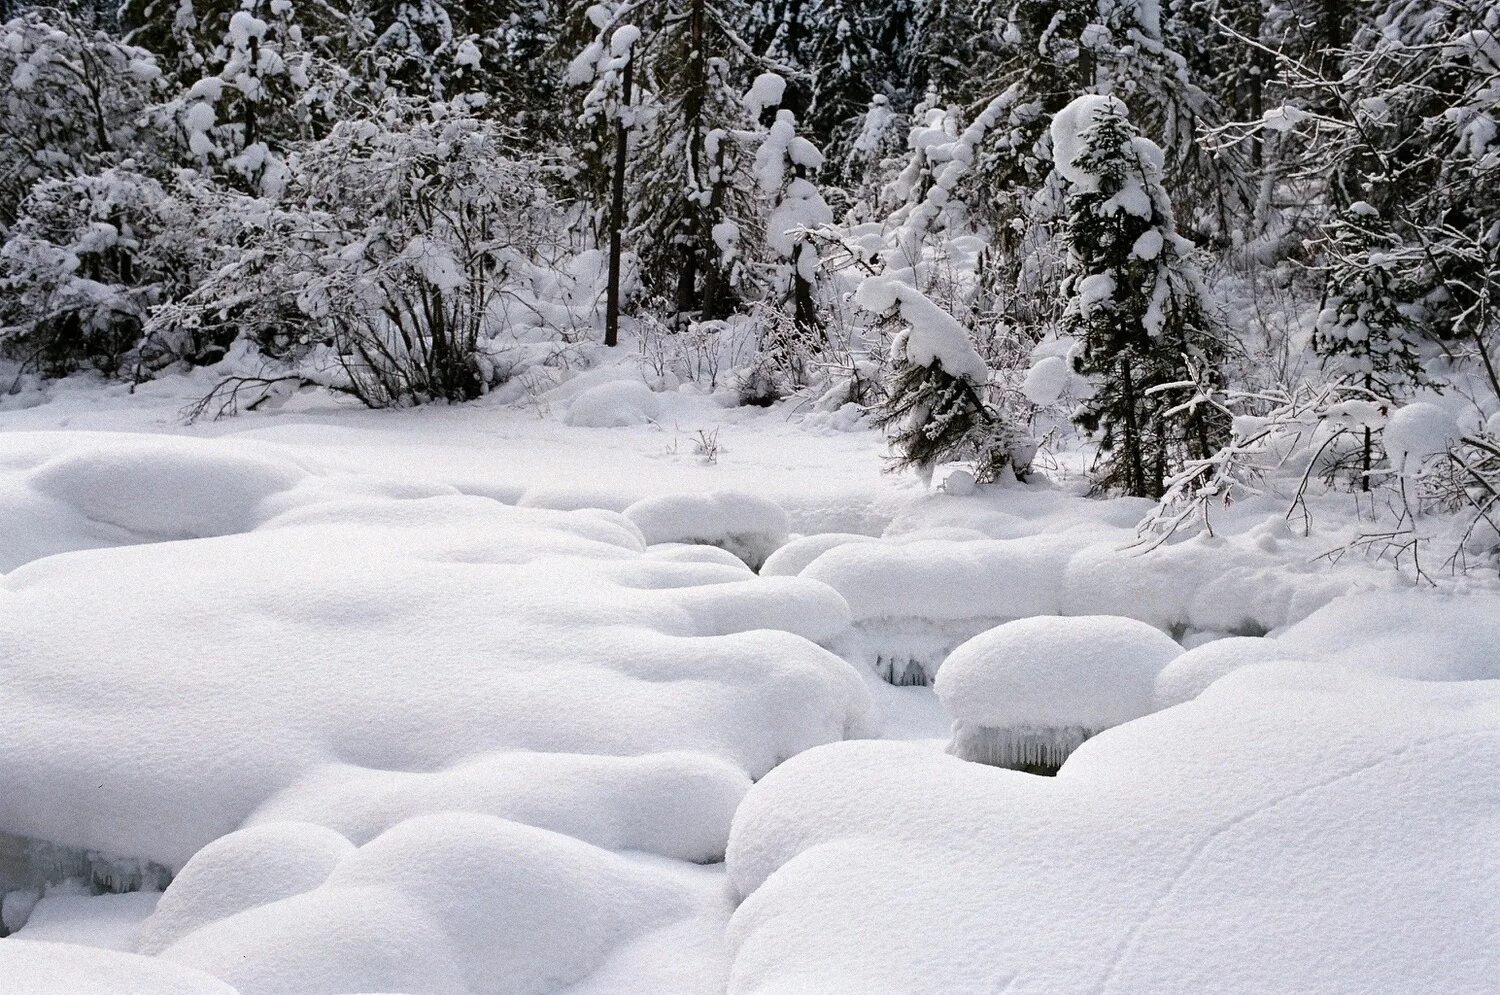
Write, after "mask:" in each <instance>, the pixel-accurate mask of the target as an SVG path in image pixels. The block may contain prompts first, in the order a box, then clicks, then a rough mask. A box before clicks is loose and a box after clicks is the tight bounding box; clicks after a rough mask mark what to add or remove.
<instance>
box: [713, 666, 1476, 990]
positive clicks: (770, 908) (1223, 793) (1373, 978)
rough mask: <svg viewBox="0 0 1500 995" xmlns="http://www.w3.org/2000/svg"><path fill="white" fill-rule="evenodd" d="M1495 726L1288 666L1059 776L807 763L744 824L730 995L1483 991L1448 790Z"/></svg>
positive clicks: (766, 791) (1268, 670)
mask: <svg viewBox="0 0 1500 995" xmlns="http://www.w3.org/2000/svg"><path fill="white" fill-rule="evenodd" d="M1497 730H1500V685H1497V684H1496V682H1478V683H1430V682H1429V683H1418V682H1411V681H1406V680H1401V679H1396V678H1390V677H1383V676H1376V675H1372V674H1369V673H1366V672H1362V671H1353V670H1349V669H1346V668H1344V667H1341V666H1338V665H1336V664H1330V665H1329V666H1327V667H1323V668H1318V669H1316V670H1310V669H1309V668H1307V667H1306V666H1304V665H1302V664H1299V663H1280V664H1269V665H1266V666H1261V667H1252V668H1247V669H1244V670H1241V671H1239V672H1237V673H1235V674H1232V675H1230V676H1228V677H1226V678H1224V679H1223V680H1221V681H1219V682H1218V683H1216V684H1215V685H1214V686H1213V687H1212V688H1210V689H1209V690H1208V691H1207V692H1205V693H1204V694H1203V695H1202V696H1201V697H1199V698H1198V699H1196V700H1195V701H1192V702H1189V703H1187V704H1183V705H1180V706H1178V707H1176V708H1171V709H1168V710H1166V711H1163V712H1158V713H1156V714H1154V715H1151V716H1149V717H1146V718H1144V719H1140V720H1137V721H1135V722H1130V723H1127V724H1125V725H1122V726H1118V727H1116V728H1114V729H1111V730H1108V731H1106V732H1104V733H1102V734H1100V735H1099V736H1096V737H1094V738H1093V739H1091V740H1090V741H1089V742H1087V743H1086V744H1084V745H1083V746H1082V747H1081V748H1080V749H1079V750H1078V751H1077V752H1076V753H1074V754H1073V756H1072V757H1071V758H1070V759H1069V760H1068V762H1067V763H1066V764H1065V765H1064V766H1063V768H1062V770H1061V771H1060V772H1059V774H1058V776H1057V777H1056V778H1037V777H1032V776H1030V775H1026V774H1021V773H1018V772H1015V771H1007V770H997V769H993V768H988V767H984V766H981V765H978V764H967V763H963V762H961V761H958V760H956V759H952V758H947V757H942V756H939V755H936V754H934V753H933V752H932V751H930V750H929V749H927V748H926V747H924V746H921V745H918V744H898V743H845V744H837V745H834V746H829V747H822V748H819V749H816V750H813V751H810V752H809V753H807V754H803V755H802V756H799V757H797V758H795V759H793V760H792V761H790V762H788V763H786V764H783V765H782V766H781V767H779V768H777V769H776V770H775V771H773V772H772V773H771V774H770V775H768V776H767V777H766V778H765V779H764V780H762V781H761V782H760V783H758V784H757V785H756V786H755V787H754V788H753V789H751V792H750V794H749V796H748V797H747V798H746V800H745V803H744V804H743V805H742V806H741V807H740V810H739V812H738V813H737V815H736V818H735V826H734V832H733V834H732V836H731V839H730V846H729V872H730V877H731V880H732V881H733V882H734V883H735V886H736V888H737V889H738V890H739V891H740V893H741V894H745V895H748V898H747V899H746V900H745V902H744V903H743V904H742V905H741V906H740V908H739V910H738V911H737V912H736V914H735V918H734V920H733V922H732V924H731V929H730V941H731V943H732V944H733V946H734V950H735V962H734V967H733V971H732V974H731V979H730V985H729V990H730V991H731V992H733V993H737V995H739V993H751V992H755V993H768V992H781V991H793V990H802V991H807V990H818V991H843V992H855V991H931V992H936V991H945V992H971V991H972V992H978V991H989V990H993V989H994V987H995V986H996V985H997V984H999V985H1000V986H1001V987H1005V988H1006V989H1007V990H1008V991H1011V992H1037V993H1040V992H1048V993H1073V992H1078V993H1082V992H1100V991H1104V992H1129V991H1151V992H1161V993H1168V995H1171V993H1184V995H1186V993H1199V992H1204V991H1318V992H1327V993H1338V995H1344V993H1348V995H1354V993H1361V992H1370V991H1418V990H1433V989H1439V990H1443V991H1455V992H1480V991H1484V990H1486V989H1487V988H1488V987H1489V986H1490V982H1491V979H1492V978H1493V976H1494V971H1495V968H1496V960H1495V950H1494V945H1493V929H1494V916H1493V914H1492V913H1491V912H1488V911H1481V912H1479V914H1477V915H1476V910H1488V909H1490V908H1491V906H1492V904H1493V903H1492V902H1491V901H1490V896H1492V895H1493V894H1494V891H1495V889H1496V887H1497V886H1500V874H1497V868H1496V865H1495V863H1494V861H1493V859H1491V855H1490V851H1491V850H1492V846H1491V844H1490V842H1489V840H1490V838H1492V837H1493V832H1492V829H1493V827H1494V824H1495V823H1494V818H1495V817H1494V812H1493V808H1492V805H1491V803H1490V802H1488V801H1487V800H1485V798H1484V797H1483V793H1482V792H1476V791H1474V790H1473V785H1472V783H1470V781H1469V778H1468V777H1467V776H1465V777H1462V778H1459V779H1456V780H1455V779H1454V778H1453V777H1452V772H1453V770H1454V764H1455V762H1456V761H1455V757H1462V766H1463V769H1464V770H1465V771H1466V772H1468V773H1469V774H1475V773H1477V772H1481V771H1482V772H1485V773H1484V774H1483V775H1481V776H1483V777H1487V778H1488V777H1491V776H1492V774H1491V772H1493V771H1494V770H1495V769H1497V768H1496V764H1497V763H1500V732H1497ZM1480 826H1487V827H1490V829H1487V830H1486V829H1481V830H1479V831H1477V832H1476V827H1480ZM891 923H899V924H900V926H901V928H899V929H892V928H890V925H889V924H891ZM997 923H1001V924H1003V928H998V927H997ZM1059 937H1064V938H1066V942H1059ZM1184 951H1189V952H1190V956H1185V955H1184Z"/></svg>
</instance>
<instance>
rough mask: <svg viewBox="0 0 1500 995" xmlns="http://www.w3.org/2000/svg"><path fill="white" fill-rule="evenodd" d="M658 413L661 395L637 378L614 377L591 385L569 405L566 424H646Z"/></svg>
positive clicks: (613, 426)
mask: <svg viewBox="0 0 1500 995" xmlns="http://www.w3.org/2000/svg"><path fill="white" fill-rule="evenodd" d="M660 415H661V401H660V399H659V398H658V397H657V396H656V394H655V393H654V392H653V391H652V390H651V388H650V387H647V386H646V385H645V384H643V383H641V382H640V381H639V380H615V381H612V382H610V383H602V384H599V385H598V386H596V387H590V388H589V389H588V390H585V391H584V392H583V393H581V394H579V395H578V396H577V397H575V398H573V401H572V403H571V404H569V405H568V424H569V425H577V426H580V427H583V428H622V427H624V426H627V425H645V424H647V423H649V422H651V421H653V420H654V419H656V418H658V417H660Z"/></svg>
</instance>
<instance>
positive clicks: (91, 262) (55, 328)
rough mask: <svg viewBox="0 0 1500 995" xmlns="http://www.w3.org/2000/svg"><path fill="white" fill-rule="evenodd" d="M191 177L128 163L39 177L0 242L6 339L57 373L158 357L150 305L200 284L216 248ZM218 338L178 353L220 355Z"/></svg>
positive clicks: (29, 361)
mask: <svg viewBox="0 0 1500 995" xmlns="http://www.w3.org/2000/svg"><path fill="white" fill-rule="evenodd" d="M194 179H195V178H194V177H192V175H191V174H188V175H187V176H184V177H182V178H180V179H179V180H173V181H168V183H167V184H163V183H161V182H158V181H157V180H156V179H154V178H152V177H150V176H147V175H143V174H142V173H140V172H137V171H136V170H134V169H132V168H131V167H130V166H128V165H127V166H119V167H110V168H107V169H104V170H102V171H101V172H99V173H97V174H92V175H88V176H75V177H69V178H66V179H56V180H46V181H43V182H41V183H38V184H37V185H36V186H35V187H34V188H33V189H32V191H31V193H30V195H29V196H28V197H27V198H26V200H25V201H23V202H22V205H21V211H20V217H19V218H18V219H17V221H16V222H15V224H14V225H13V226H12V228H11V230H10V231H9V233H8V235H7V237H6V239H5V242H4V244H3V245H0V346H4V348H5V351H6V352H8V353H9V354H11V355H12V356H15V357H17V358H19V359H20V360H22V362H23V364H26V365H28V366H31V367H34V368H35V369H37V370H39V371H41V372H43V373H46V374H50V375H61V374H64V373H68V372H71V371H72V370H74V369H77V368H79V367H81V366H91V367H93V368H95V369H98V370H100V371H101V372H104V373H106V374H116V373H122V372H145V370H144V369H134V368H137V367H142V366H144V367H149V366H151V365H155V363H156V362H157V360H158V359H159V358H160V357H161V355H162V353H163V350H160V349H157V348H154V347H153V344H152V343H148V342H146V341H144V338H145V328H146V324H147V322H148V320H149V318H150V315H151V311H152V309H153V308H154V307H155V306H157V305H159V304H161V303H163V302H166V301H171V300H174V299H176V298H178V297H181V296H182V295H184V294H186V293H187V292H188V291H189V290H191V289H192V287H193V286H194V285H195V283H196V281H197V280H199V279H201V278H202V277H203V276H204V275H205V274H206V273H207V272H208V271H209V269H210V267H211V264H212V260H213V258H214V256H215V254H216V253H215V246H213V245H212V244H211V243H208V242H206V241H205V240H203V239H200V238H198V237H196V234H197V231H196V225H197V203H196V199H197V194H199V193H201V190H200V189H197V188H196V186H195V185H194ZM212 347H213V344H212V343H208V342H204V341H201V340H194V341H190V342H184V343H183V347H182V348H181V349H180V350H178V351H176V352H174V353H173V355H174V357H175V356H178V355H181V356H188V357H192V358H213V356H212V351H211V350H212ZM127 367H131V368H133V369H130V370H127Z"/></svg>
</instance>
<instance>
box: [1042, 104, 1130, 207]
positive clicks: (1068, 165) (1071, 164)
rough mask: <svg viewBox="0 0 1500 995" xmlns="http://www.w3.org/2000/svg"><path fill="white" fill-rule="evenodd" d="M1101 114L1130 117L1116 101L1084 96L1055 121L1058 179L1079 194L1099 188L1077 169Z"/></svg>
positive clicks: (1053, 139)
mask: <svg viewBox="0 0 1500 995" xmlns="http://www.w3.org/2000/svg"><path fill="white" fill-rule="evenodd" d="M1101 113H1112V114H1118V115H1120V116H1122V117H1128V116H1129V112H1128V111H1127V110H1126V109H1125V105H1124V104H1123V103H1121V102H1120V100H1119V99H1118V98H1116V97H1111V96H1105V95H1103V94H1097V93H1085V94H1083V95H1082V96H1078V97H1075V98H1073V101H1072V102H1071V103H1069V104H1068V105H1067V106H1066V107H1064V108H1063V109H1062V110H1060V111H1058V112H1057V113H1056V114H1055V115H1053V117H1052V126H1051V135H1052V162H1053V166H1054V167H1055V168H1056V170H1057V172H1058V175H1060V176H1061V177H1063V179H1065V180H1067V181H1068V182H1069V183H1071V184H1073V186H1074V187H1075V188H1076V189H1078V190H1079V191H1085V190H1093V189H1096V188H1097V184H1098V178H1097V177H1095V176H1094V175H1093V174H1092V173H1089V172H1087V171H1085V170H1084V169H1082V168H1081V167H1079V166H1078V165H1076V163H1077V161H1078V157H1079V156H1081V155H1082V154H1083V152H1084V149H1085V147H1086V143H1087V137H1086V136H1087V133H1088V131H1089V129H1090V128H1092V127H1093V125H1094V122H1095V120H1096V119H1097V117H1098V116H1099V115H1100V114H1101Z"/></svg>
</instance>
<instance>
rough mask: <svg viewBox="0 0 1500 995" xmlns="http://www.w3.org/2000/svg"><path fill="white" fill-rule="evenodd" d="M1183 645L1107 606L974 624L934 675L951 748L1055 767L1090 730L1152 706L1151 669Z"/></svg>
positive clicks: (981, 758) (1002, 763)
mask: <svg viewBox="0 0 1500 995" xmlns="http://www.w3.org/2000/svg"><path fill="white" fill-rule="evenodd" d="M1181 649H1182V648H1181V647H1180V646H1178V645H1177V644H1176V643H1175V642H1173V641H1172V640H1171V639H1170V638H1169V637H1167V636H1166V635H1164V634H1163V633H1162V632H1161V631H1160V630H1158V629H1154V628H1152V627H1151V626H1149V625H1147V624H1145V623H1144V622H1137V621H1136V620H1134V619H1128V618H1119V617H1116V616H1112V615H1084V616H1079V617H1064V616H1049V615H1041V616H1037V617H1034V618H1026V619H1020V620H1018V621H1015V622H1007V623H1006V624H1005V625H1002V626H998V627H996V628H994V629H991V630H989V631H988V632H983V633H980V634H979V635H977V636H975V637H974V638H973V639H970V640H969V641H968V642H966V643H964V644H963V645H962V646H960V647H958V649H956V650H954V651H953V652H952V654H950V655H949V656H948V658H947V659H946V660H944V661H943V665H942V667H940V668H939V669H938V673H937V679H936V681H934V682H933V684H934V689H935V690H936V691H937V696H938V698H939V699H940V700H941V701H942V703H943V707H944V708H946V709H947V710H948V713H949V714H950V715H952V716H953V740H952V742H951V743H949V744H948V752H949V753H952V754H953V755H954V756H957V757H960V758H962V759H964V760H972V761H975V762H977V763H982V764H989V765H990V766H993V767H1008V768H1011V769H1013V770H1022V771H1027V772H1029V773H1033V774H1055V773H1056V772H1057V770H1058V768H1059V767H1061V766H1062V764H1063V761H1064V760H1066V759H1067V758H1068V755H1069V754H1070V753H1072V752H1073V751H1074V750H1076V749H1077V748H1078V747H1079V746H1080V745H1081V744H1082V743H1083V742H1084V740H1086V739H1088V738H1089V737H1090V736H1093V735H1095V734H1096V733H1099V732H1102V731H1103V730H1105V729H1108V728H1109V727H1110V726H1116V725H1119V724H1120V723H1122V722H1129V721H1130V720H1131V719H1134V718H1139V717H1140V716H1142V715H1145V714H1147V713H1148V712H1150V711H1151V691H1152V685H1153V683H1154V681H1155V679H1156V675H1157V674H1158V673H1159V672H1160V671H1161V669H1162V667H1164V666H1165V665H1166V664H1167V663H1168V661H1170V660H1171V659H1172V658H1173V657H1175V656H1177V655H1178V654H1179V653H1180V652H1181Z"/></svg>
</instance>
